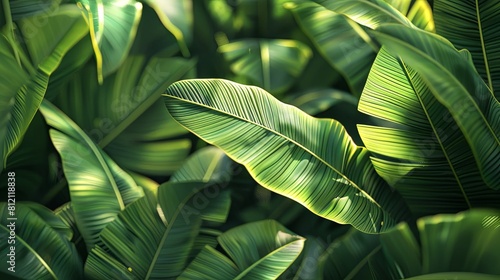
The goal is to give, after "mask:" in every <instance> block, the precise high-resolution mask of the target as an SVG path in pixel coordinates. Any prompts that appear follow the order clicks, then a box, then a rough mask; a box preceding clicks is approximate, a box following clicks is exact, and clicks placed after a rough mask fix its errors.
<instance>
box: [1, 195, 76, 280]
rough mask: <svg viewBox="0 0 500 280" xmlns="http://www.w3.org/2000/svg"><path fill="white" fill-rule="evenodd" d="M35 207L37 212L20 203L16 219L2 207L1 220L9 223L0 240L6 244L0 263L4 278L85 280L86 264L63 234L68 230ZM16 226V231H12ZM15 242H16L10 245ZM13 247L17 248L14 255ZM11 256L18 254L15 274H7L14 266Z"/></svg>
mask: <svg viewBox="0 0 500 280" xmlns="http://www.w3.org/2000/svg"><path fill="white" fill-rule="evenodd" d="M31 206H32V207H34V208H35V210H34V209H33V208H32V207H30V205H25V204H22V203H17V204H16V206H15V211H14V215H11V214H10V211H9V210H8V205H7V203H5V202H1V203H0V216H1V218H2V221H6V222H5V223H2V225H0V236H1V238H2V240H3V241H4V242H2V244H0V252H1V254H2V255H1V257H0V260H1V261H2V262H3V265H4V268H5V270H3V271H2V274H3V276H2V277H3V278H5V279H14V277H19V278H22V279H83V273H82V266H83V264H82V261H81V259H80V257H79V256H78V253H77V252H76V249H75V246H74V244H72V243H70V241H69V240H68V238H67V236H65V235H63V234H62V232H61V230H63V231H66V230H67V229H68V228H65V226H64V224H63V223H62V221H61V220H60V219H59V218H58V217H57V216H55V215H54V214H53V213H52V212H51V211H50V210H49V209H47V208H44V207H42V206H33V205H31ZM9 218H16V220H12V219H9ZM9 221H10V222H11V223H9ZM12 224H14V226H13V228H9V227H8V226H9V225H10V226H11V227H12ZM58 231H59V232H58ZM11 232H14V233H15V238H9V237H10V236H12V235H11ZM60 232H61V233H60ZM11 240H13V241H14V242H9V241H11ZM11 247H14V248H15V250H14V251H13V253H12V252H11ZM8 254H14V262H13V266H14V268H13V269H14V271H15V272H11V271H8V270H7V267H10V266H11V265H10V264H9V261H10V256H9V255H8Z"/></svg>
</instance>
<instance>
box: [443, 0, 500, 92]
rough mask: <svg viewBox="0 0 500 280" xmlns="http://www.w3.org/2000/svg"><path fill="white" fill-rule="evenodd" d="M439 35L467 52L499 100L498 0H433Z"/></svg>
mask: <svg viewBox="0 0 500 280" xmlns="http://www.w3.org/2000/svg"><path fill="white" fill-rule="evenodd" d="M434 17H435V19H436V32H437V33H438V34H440V35H442V36H444V37H445V38H446V39H448V40H450V41H451V42H452V43H453V45H455V47H457V48H458V49H462V48H464V49H467V50H469V51H470V53H471V55H472V60H473V61H474V65H475V66H476V69H477V71H478V72H479V75H481V77H482V78H483V79H484V81H485V82H486V83H487V84H488V87H489V88H490V90H491V91H492V92H493V93H494V94H495V96H496V97H497V99H499V98H500V50H499V49H498V48H499V46H500V38H499V37H498V35H497V34H498V33H499V32H500V25H498V24H497V22H498V18H499V17H500V6H499V4H498V2H496V1H484V0H482V1H472V0H467V1H461V0H436V1H434Z"/></svg>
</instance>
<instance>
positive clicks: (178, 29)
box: [145, 0, 193, 56]
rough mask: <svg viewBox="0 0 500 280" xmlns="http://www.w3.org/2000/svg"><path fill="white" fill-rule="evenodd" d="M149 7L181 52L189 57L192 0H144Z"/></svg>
mask: <svg viewBox="0 0 500 280" xmlns="http://www.w3.org/2000/svg"><path fill="white" fill-rule="evenodd" d="M145 2H146V3H147V4H148V5H149V6H151V8H153V9H154V10H155V12H156V14H157V15H158V18H159V19H160V20H161V22H162V23H163V25H164V26H165V28H166V29H168V31H170V33H172V35H174V37H175V38H176V39H177V42H178V44H179V47H180V49H181V52H182V54H183V55H184V56H189V48H188V47H189V45H190V44H191V41H192V36H193V34H192V32H193V31H192V25H193V12H192V5H193V3H192V0H170V1H168V2H167V1H162V0H145Z"/></svg>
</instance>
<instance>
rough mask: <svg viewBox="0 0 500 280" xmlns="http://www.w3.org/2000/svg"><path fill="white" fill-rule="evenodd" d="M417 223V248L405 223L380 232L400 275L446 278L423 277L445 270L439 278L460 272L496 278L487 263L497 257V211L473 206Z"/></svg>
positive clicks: (499, 227)
mask: <svg viewBox="0 0 500 280" xmlns="http://www.w3.org/2000/svg"><path fill="white" fill-rule="evenodd" d="M417 225H418V230H419V233H420V234H419V236H420V244H421V246H420V247H419V248H416V247H417V245H416V244H417V242H416V241H415V240H414V237H413V236H412V233H411V231H410V230H409V229H408V227H407V226H398V227H397V228H395V229H394V230H393V231H391V232H388V233H384V234H382V235H381V238H382V240H383V241H384V242H383V246H384V252H385V253H386V255H388V256H390V259H391V260H392V261H393V262H394V265H395V266H396V267H399V268H400V269H401V270H400V271H401V273H403V272H404V273H403V274H401V275H400V278H405V279H406V278H407V277H411V276H416V275H422V276H420V277H415V279H449V278H438V275H437V274H436V275H434V276H431V275H428V276H425V275H426V274H433V273H444V272H449V273H448V274H443V277H445V276H447V275H449V276H453V273H460V272H469V273H478V274H489V275H496V277H497V278H498V277H499V275H500V268H499V267H498V266H495V265H491V264H492V263H498V261H499V260H500V251H499V250H498V248H500V212H499V211H498V210H486V209H474V210H470V211H466V212H461V213H458V214H441V215H436V216H429V217H425V218H421V219H419V220H418V221H417ZM419 268H421V270H420V271H418V269H419ZM410 271H411V273H410ZM417 272H418V273H417ZM407 273H408V274H407ZM473 275H474V274H470V276H473ZM457 276H460V275H457ZM462 276H463V277H465V276H467V274H462ZM485 276H486V275H485ZM432 277H434V278H432ZM411 279H413V278H411ZM453 279H476V278H453ZM478 279H481V278H478ZM486 279H489V278H486Z"/></svg>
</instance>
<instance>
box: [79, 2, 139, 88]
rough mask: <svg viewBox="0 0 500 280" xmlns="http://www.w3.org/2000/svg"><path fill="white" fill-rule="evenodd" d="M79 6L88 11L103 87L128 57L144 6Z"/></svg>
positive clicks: (102, 4) (120, 3) (100, 4)
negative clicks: (104, 82) (109, 76)
mask: <svg viewBox="0 0 500 280" xmlns="http://www.w3.org/2000/svg"><path fill="white" fill-rule="evenodd" d="M78 3H79V4H80V5H82V6H83V7H84V8H85V9H86V11H87V18H88V22H89V25H90V29H91V30H90V31H91V32H90V35H91V38H92V45H93V47H94V52H95V56H96V60H97V78H98V80H99V82H100V83H102V81H103V79H104V77H106V76H107V75H109V74H111V73H113V72H114V71H115V70H116V69H118V67H119V66H120V65H121V64H122V63H123V61H124V60H125V58H126V57H127V55H128V52H129V50H130V47H131V46H132V43H133V42H134V39H135V35H136V32H137V27H138V26H139V21H140V19H141V14H142V4H141V3H139V2H136V1H135V0H125V1H121V0H120V1H117V0H79V1H78Z"/></svg>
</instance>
